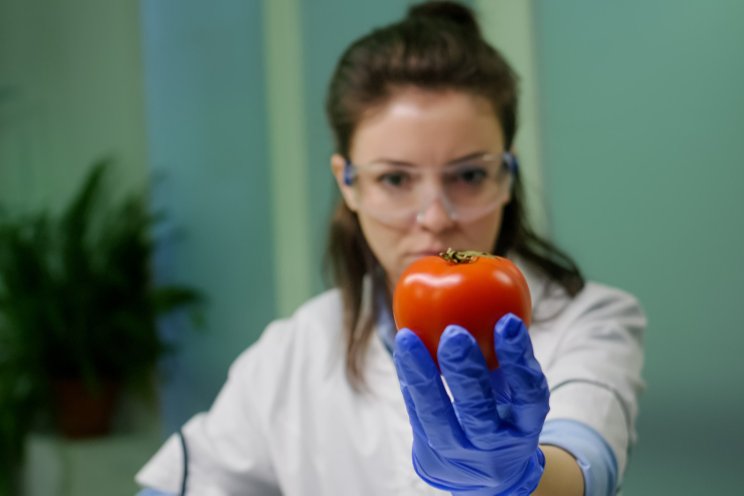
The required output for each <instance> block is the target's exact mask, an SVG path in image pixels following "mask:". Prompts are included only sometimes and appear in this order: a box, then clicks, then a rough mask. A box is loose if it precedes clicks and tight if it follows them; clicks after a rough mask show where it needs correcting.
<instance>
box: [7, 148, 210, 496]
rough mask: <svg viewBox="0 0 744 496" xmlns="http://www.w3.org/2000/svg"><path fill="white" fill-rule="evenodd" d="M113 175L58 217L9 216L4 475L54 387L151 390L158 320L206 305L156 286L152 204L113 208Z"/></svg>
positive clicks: (159, 346) (98, 171) (103, 168)
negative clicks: (60, 382)
mask: <svg viewBox="0 0 744 496" xmlns="http://www.w3.org/2000/svg"><path fill="white" fill-rule="evenodd" d="M111 167H112V166H111V164H110V162H109V161H106V160H104V161H100V162H98V163H96V164H94V165H93V167H92V168H91V170H90V173H89V174H88V176H87V178H86V180H85V182H84V184H83V185H82V187H81V188H80V190H79V191H78V192H77V194H76V195H75V196H74V198H73V200H72V201H71V203H70V204H69V206H68V207H67V208H66V209H64V211H63V212H62V213H61V214H59V215H57V216H54V215H52V214H51V213H49V212H41V213H37V214H33V215H29V216H23V217H19V216H16V217H13V216H11V215H9V214H7V213H5V214H2V212H0V405H2V409H1V410H0V466H3V467H7V466H9V465H13V463H12V462H13V460H19V459H20V457H21V454H22V444H23V435H24V433H25V432H27V431H28V428H29V427H30V426H31V423H32V422H33V420H34V419H36V418H38V417H39V415H43V414H44V413H45V412H47V413H48V411H49V400H48V398H49V397H50V394H49V392H50V390H51V386H50V384H51V381H53V380H54V379H56V378H81V379H82V380H84V382H85V383H86V384H87V385H88V387H89V388H90V389H91V390H93V391H95V390H96V389H97V388H98V387H99V385H100V384H101V382H102V381H115V382H118V383H121V384H123V385H127V386H133V387H139V388H141V390H142V389H146V386H147V380H148V378H149V377H150V376H151V374H152V371H153V370H154V367H155V365H156V364H157V362H158V360H159V359H160V358H161V357H162V356H163V354H164V353H166V352H167V351H168V346H167V345H166V343H164V342H163V341H162V339H161V338H160V336H159V334H158V331H157V327H156V319H157V317H159V316H161V315H163V314H165V313H168V312H171V311H173V310H176V309H179V308H184V307H190V308H191V309H192V310H193V308H194V304H196V303H198V302H200V300H201V298H200V295H199V293H198V292H197V291H196V290H194V289H192V288H189V287H185V286H157V285H155V284H154V282H153V277H152V271H151V266H150V264H151V259H152V254H153V249H154V241H153V239H152V228H153V226H154V224H155V223H156V218H155V217H154V216H153V215H152V214H151V213H150V211H149V209H148V205H147V202H146V198H145V196H144V195H139V194H135V195H130V196H127V197H126V198H124V199H123V200H121V201H120V202H117V203H115V204H112V203H113V202H112V201H111V195H109V194H108V192H107V191H106V188H105V179H106V177H107V175H108V174H109V170H110V169H111ZM6 406H7V408H6ZM2 470H4V469H2ZM0 477H1V476H0ZM0 484H2V481H1V480H0ZM1 492H2V491H1V490H0V493H1Z"/></svg>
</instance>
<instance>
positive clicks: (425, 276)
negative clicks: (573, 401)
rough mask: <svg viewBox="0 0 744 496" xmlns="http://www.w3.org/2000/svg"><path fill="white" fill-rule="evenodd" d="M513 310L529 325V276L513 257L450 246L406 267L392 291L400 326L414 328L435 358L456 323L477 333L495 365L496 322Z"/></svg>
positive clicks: (396, 316) (484, 350) (394, 308)
mask: <svg viewBox="0 0 744 496" xmlns="http://www.w3.org/2000/svg"><path fill="white" fill-rule="evenodd" d="M509 312H511V313H513V314H515V315H516V316H517V317H519V318H520V319H522V321H523V322H524V323H525V325H526V326H529V325H530V321H531V315H532V301H531V299H530V291H529V288H528V287H527V281H526V280H525V278H524V275H522V272H520V270H519V269H518V268H517V266H516V265H514V264H513V263H512V262H511V261H510V260H508V259H506V258H502V257H496V256H493V255H488V254H486V253H478V252H468V251H464V252H463V251H461V252H457V251H454V250H452V249H449V250H447V252H446V253H442V254H440V255H439V256H429V257H423V258H420V259H418V260H416V261H415V262H413V263H412V264H411V265H409V266H408V268H407V269H406V270H405V271H404V272H403V275H402V276H401V277H400V279H399V280H398V283H397V285H396V287H395V293H394V295H393V316H394V318H395V325H396V327H397V328H398V329H402V328H404V327H405V328H408V329H410V330H411V331H413V332H414V333H416V335H417V336H418V337H419V338H421V340H422V341H423V342H424V344H425V345H426V347H427V349H428V350H429V353H431V355H432V357H434V361H435V362H436V361H437V346H438V345H439V337H440V335H441V334H442V332H444V329H445V328H446V327H447V326H448V325H450V324H457V325H460V326H462V327H464V328H465V329H467V330H468V331H469V332H470V333H471V334H472V335H473V337H475V339H476V341H477V342H478V345H479V347H480V349H481V351H482V352H483V356H484V358H485V359H486V364H487V365H488V368H489V369H491V370H493V369H495V368H497V367H498V366H499V363H498V360H497V358H496V352H495V351H494V342H493V332H494V327H495V326H496V322H498V320H499V319H500V318H501V317H502V316H504V315H505V314H507V313H509Z"/></svg>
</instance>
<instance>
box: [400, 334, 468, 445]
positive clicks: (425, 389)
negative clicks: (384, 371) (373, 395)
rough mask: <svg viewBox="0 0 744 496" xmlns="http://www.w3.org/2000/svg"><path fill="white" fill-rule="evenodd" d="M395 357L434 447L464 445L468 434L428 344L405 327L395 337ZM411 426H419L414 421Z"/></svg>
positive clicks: (412, 402)
mask: <svg viewBox="0 0 744 496" xmlns="http://www.w3.org/2000/svg"><path fill="white" fill-rule="evenodd" d="M393 359H394V361H395V369H396V371H397V372H398V380H399V381H400V383H401V386H402V387H404V388H405V389H406V391H407V392H408V394H409V395H410V401H411V405H412V407H413V410H415V412H416V418H417V419H418V424H419V426H420V428H421V429H422V430H423V433H424V435H425V436H426V438H427V439H428V441H429V444H430V445H431V447H432V448H434V449H446V448H452V447H454V446H461V444H462V440H463V437H464V435H463V433H462V429H461V428H460V425H459V424H458V422H457V418H456V417H455V412H454V409H453V408H452V402H451V401H450V398H449V396H448V395H447V391H445V389H444V385H443V384H442V379H441V378H440V376H439V370H438V369H437V366H436V365H435V364H434V360H432V358H431V355H430V354H429V351H428V350H427V349H426V346H424V343H423V342H421V340H420V339H419V337H418V336H416V335H415V334H414V333H413V332H411V331H410V330H408V329H401V330H400V331H398V333H397V334H396V336H395V352H394V353H393ZM409 410H410V408H409ZM411 426H412V427H414V429H415V428H416V425H414V423H413V422H412V424H411Z"/></svg>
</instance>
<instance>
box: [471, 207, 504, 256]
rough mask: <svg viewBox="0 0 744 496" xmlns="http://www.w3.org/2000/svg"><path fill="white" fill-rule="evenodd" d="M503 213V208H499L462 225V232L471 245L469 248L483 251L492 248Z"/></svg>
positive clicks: (488, 250) (496, 238)
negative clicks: (477, 219) (475, 220)
mask: <svg viewBox="0 0 744 496" xmlns="http://www.w3.org/2000/svg"><path fill="white" fill-rule="evenodd" d="M503 215H504V212H503V209H499V210H497V211H495V212H494V213H492V214H491V215H488V216H486V217H484V218H483V219H480V220H479V221H477V222H474V223H472V224H468V225H466V226H463V228H462V230H463V233H464V234H465V236H466V237H467V239H468V242H469V244H470V245H471V246H472V248H469V249H473V250H476V251H485V252H490V251H491V250H493V249H494V247H495V246H496V241H497V240H498V237H499V231H500V230H501V222H502V219H503Z"/></svg>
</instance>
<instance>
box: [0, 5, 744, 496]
mask: <svg viewBox="0 0 744 496" xmlns="http://www.w3.org/2000/svg"><path fill="white" fill-rule="evenodd" d="M411 3H413V2H406V1H401V0H378V1H376V2H349V1H344V0H312V1H304V2H303V1H301V0H264V1H261V0H217V1H213V2H203V1H197V0H180V1H175V0H173V1H167V0H140V1H125V0H121V1H115V0H109V1H101V0H67V1H62V0H0V205H3V207H4V208H5V209H6V210H7V211H11V212H32V211H36V210H38V209H49V210H50V211H57V210H61V209H63V208H64V205H66V204H67V203H68V202H69V201H70V198H71V197H72V195H73V194H74V192H75V191H76V190H77V189H78V188H79V186H80V184H81V183H82V181H83V179H84V177H85V176H86V174H87V173H88V171H89V169H90V166H91V164H92V163H93V162H94V161H95V160H97V159H99V158H101V157H103V156H107V157H112V159H113V160H114V161H115V163H116V164H117V168H116V169H115V172H114V174H113V176H114V184H115V185H116V187H115V192H114V196H117V195H123V194H124V193H125V192H127V191H134V190H138V189H143V188H144V189H146V190H147V191H148V192H149V198H150V201H151V203H152V205H153V206H154V207H155V208H157V209H161V210H164V211H165V212H167V219H166V221H165V222H164V223H163V224H161V225H160V226H159V227H158V230H157V234H158V237H157V249H156V252H155V268H156V274H157V279H158V280H159V281H161V282H167V283H179V284H187V285H190V286H193V287H195V288H198V289H199V290H200V291H202V292H203V294H204V295H205V297H206V300H207V301H208V304H207V305H206V307H205V315H204V317H205V318H204V326H203V327H204V328H203V329H202V330H195V329H192V327H193V326H192V325H191V324H190V323H189V322H187V321H185V320H184V319H179V318H170V319H167V320H164V321H162V322H161V331H162V333H163V335H164V337H165V338H166V339H167V340H168V341H169V342H170V343H172V344H174V345H176V346H177V351H176V352H175V353H173V354H171V355H168V356H167V358H165V359H164V360H163V361H162V362H161V367H160V374H159V379H158V387H157V391H158V393H157V401H156V405H155V406H154V407H153V406H152V405H151V406H143V405H141V404H139V400H136V399H132V400H131V401H129V403H127V402H126V401H125V402H123V406H120V410H119V413H118V420H117V423H116V426H115V428H114V432H112V433H111V434H110V435H108V436H106V437H104V438H97V439H92V440H78V441H72V440H65V439H61V438H58V437H57V436H53V435H49V434H43V433H38V434H32V435H31V436H30V437H29V438H28V440H27V447H28V449H27V458H26V463H25V466H24V468H23V475H22V478H23V479H24V480H25V487H26V493H27V494H45V495H49V494H60V495H68V494H69V495H89V494H90V495H93V494H108V495H119V494H121V495H125V494H133V493H134V492H135V491H136V486H135V485H134V482H133V480H132V477H133V474H134V473H135V472H136V470H137V469H138V468H139V467H140V466H141V465H142V464H144V462H145V461H146V460H147V458H148V457H149V456H150V455H151V454H152V453H153V452H154V450H156V449H157V447H158V446H159V445H160V443H161V442H162V440H163V439H164V438H165V437H166V436H167V435H169V434H170V433H172V432H174V430H176V429H177V428H178V427H179V426H180V425H181V424H182V423H183V422H184V421H186V420H187V419H188V418H189V417H191V416H192V415H193V414H194V413H196V412H198V411H200V410H204V409H207V408H208V407H209V405H210V404H211V402H212V400H213V399H214V397H215V395H216V393H217V391H218V390H219V388H220V386H221V385H222V383H223V382H224V380H225V377H226V373H227V369H228V366H229V364H230V363H231V362H232V360H234V359H235V358H236V356H237V355H238V354H239V353H240V351H242V350H243V349H244V348H245V347H247V346H248V345H250V344H251V342H253V340H255V339H256V338H257V337H258V336H259V334H260V333H261V332H262V330H263V328H264V327H265V326H266V325H267V324H268V323H269V322H270V321H271V320H272V319H275V318H277V317H281V316H285V315H288V314H290V313H291V312H292V310H293V309H294V308H295V307H296V306H297V305H298V304H299V303H301V302H302V301H303V300H305V299H306V298H308V297H309V296H311V295H313V294H316V293H318V292H320V291H322V290H323V288H324V287H325V286H324V282H323V277H322V274H323V271H322V265H321V259H322V253H323V248H324V241H325V226H326V224H327V221H328V217H329V214H330V210H331V206H332V205H333V204H334V202H335V199H336V194H335V191H334V189H333V183H332V181H331V176H330V174H329V165H328V164H329V156H330V154H331V153H332V150H333V149H332V143H331V137H330V134H329V132H328V130H327V127H326V122H325V117H324V113H323V101H324V97H325V87H326V84H327V82H328V80H329V77H330V73H331V71H332V68H333V66H334V63H335V61H336V59H337V58H338V56H339V55H340V53H341V52H342V50H343V49H344V48H345V47H346V45H347V44H348V43H349V42H351V41H352V40H353V39H355V38H357V37H359V36H360V35H362V34H364V33H366V32H367V31H368V30H370V29H371V28H372V27H375V26H378V25H381V24H385V23H388V22H390V21H393V20H395V19H397V18H399V17H400V16H401V15H402V14H403V13H404V12H405V9H406V7H407V6H408V5H409V4H411ZM466 3H468V4H469V5H471V6H473V7H474V8H475V9H476V10H477V12H478V13H479V14H480V16H481V23H482V28H483V30H484V31H485V32H486V34H487V36H488V37H489V38H490V39H491V40H492V41H493V43H494V44H495V45H496V46H497V47H499V48H500V49H502V51H503V52H504V53H505V55H506V57H507V58H508V59H509V60H510V61H511V62H512V63H513V65H514V66H515V67H516V68H517V71H518V72H519V73H520V75H521V76H522V95H523V99H524V100H523V101H524V103H523V108H522V115H521V118H522V127H521V130H520V134H519V139H518V142H517V148H518V153H519V155H520V156H521V158H522V161H523V163H524V168H525V171H524V174H525V177H526V181H527V187H528V190H529V194H531V195H532V198H531V200H532V202H531V204H530V207H531V215H532V216H533V219H534V220H535V222H536V224H537V225H538V226H540V229H541V230H542V231H543V232H545V233H549V234H550V235H551V236H552V237H553V238H554V239H555V240H556V241H557V242H558V244H559V245H561V246H562V247H564V248H565V249H566V250H567V251H568V252H569V253H571V254H572V255H574V256H575V258H576V260H577V261H578V263H579V265H580V266H581V267H582V268H583V270H584V271H585V273H586V274H587V276H588V277H589V278H591V279H594V280H598V281H602V282H605V283H607V284H611V285H615V286H619V287H621V288H623V289H626V290H628V291H630V292H632V293H634V294H635V295H637V296H638V297H639V299H640V301H641V302H642V304H643V305H644V307H645V309H646V311H647V314H648V318H649V327H648V332H647V335H646V349H647V355H646V367H645V376H646V379H647V385H648V387H647V391H646V393H645V396H644V398H643V400H642V404H641V415H640V420H639V444H638V445H637V447H636V448H635V450H634V452H633V453H632V457H631V461H630V465H629V469H628V473H627V476H626V480H625V483H624V494H627V495H645V494H730V493H734V492H738V491H737V489H739V488H740V487H741V485H742V483H744V477H743V476H742V472H741V470H740V468H739V463H738V462H739V460H740V459H741V455H740V453H739V452H740V450H741V447H742V446H743V445H744V427H742V424H741V422H742V419H744V388H742V386H741V380H742V379H743V378H744V365H742V364H743V363H744V361H743V360H742V359H741V357H740V353H742V351H744V314H742V313H739V310H736V309H737V307H738V305H739V304H740V301H741V300H742V296H743V295H744V262H743V261H742V253H744V221H742V219H741V216H742V213H744V194H742V193H741V187H742V184H744V160H743V159H742V157H744V139H742V138H741V134H742V132H744V92H742V88H744V57H742V54H741V47H743V46H744V2H740V1H738V0H712V1H708V2H700V1H699V0H676V1H670V0H630V1H625V2H597V1H593V0H564V1H561V2H554V1H550V0H531V1H521V2H518V1H514V0H511V1H510V0H482V1H470V2H466ZM0 408H5V406H4V405H0ZM739 490H740V489H739Z"/></svg>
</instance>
